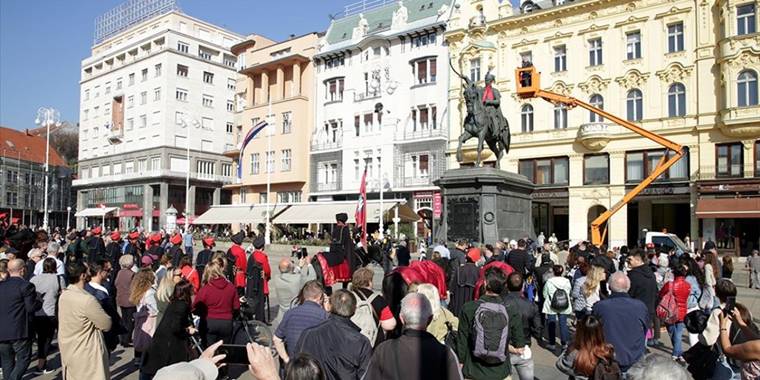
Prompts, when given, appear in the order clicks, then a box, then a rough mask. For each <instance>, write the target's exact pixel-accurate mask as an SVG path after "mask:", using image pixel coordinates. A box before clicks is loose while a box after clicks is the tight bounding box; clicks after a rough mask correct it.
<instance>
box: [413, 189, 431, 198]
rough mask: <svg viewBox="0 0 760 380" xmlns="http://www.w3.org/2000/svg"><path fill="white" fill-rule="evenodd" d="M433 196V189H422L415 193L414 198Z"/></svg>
mask: <svg viewBox="0 0 760 380" xmlns="http://www.w3.org/2000/svg"><path fill="white" fill-rule="evenodd" d="M432 196H433V192H432V191H420V192H416V193H414V198H415V199H418V198H430V197H432Z"/></svg>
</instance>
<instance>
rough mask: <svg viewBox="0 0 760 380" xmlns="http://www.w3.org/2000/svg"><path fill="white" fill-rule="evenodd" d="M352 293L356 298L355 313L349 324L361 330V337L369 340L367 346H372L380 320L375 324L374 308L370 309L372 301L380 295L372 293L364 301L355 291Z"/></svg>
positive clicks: (359, 293)
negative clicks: (351, 323)
mask: <svg viewBox="0 0 760 380" xmlns="http://www.w3.org/2000/svg"><path fill="white" fill-rule="evenodd" d="M352 293H353V294H354V297H356V312H354V315H353V316H352V317H351V322H353V323H354V324H356V326H358V327H359V328H360V329H361V333H362V335H364V336H366V337H367V339H369V344H370V345H371V346H374V345H375V339H377V333H378V331H379V330H380V329H379V325H380V323H379V320H380V318H377V321H378V322H375V318H376V317H377V314H376V313H375V308H373V307H372V301H374V300H375V298H377V297H378V296H379V295H380V294H379V293H375V292H372V295H371V296H369V298H366V299H365V298H364V297H363V295H362V294H361V292H358V291H357V292H352Z"/></svg>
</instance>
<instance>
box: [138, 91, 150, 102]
mask: <svg viewBox="0 0 760 380" xmlns="http://www.w3.org/2000/svg"><path fill="white" fill-rule="evenodd" d="M147 102H148V91H143V92H141V93H140V105H143V104H145V103H147Z"/></svg>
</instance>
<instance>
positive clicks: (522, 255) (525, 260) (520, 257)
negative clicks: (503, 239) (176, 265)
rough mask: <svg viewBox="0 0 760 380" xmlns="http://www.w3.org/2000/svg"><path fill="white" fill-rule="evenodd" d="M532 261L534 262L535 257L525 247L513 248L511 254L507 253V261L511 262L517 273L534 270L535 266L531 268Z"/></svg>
mask: <svg viewBox="0 0 760 380" xmlns="http://www.w3.org/2000/svg"><path fill="white" fill-rule="evenodd" d="M531 262H533V257H532V256H531V254H530V253H528V252H526V251H525V250H524V249H520V248H517V249H513V250H511V251H509V254H507V260H506V263H507V264H509V265H510V266H511V267H512V268H513V269H514V270H515V271H516V272H517V273H520V274H526V273H528V272H532V270H533V268H531V265H530V264H531Z"/></svg>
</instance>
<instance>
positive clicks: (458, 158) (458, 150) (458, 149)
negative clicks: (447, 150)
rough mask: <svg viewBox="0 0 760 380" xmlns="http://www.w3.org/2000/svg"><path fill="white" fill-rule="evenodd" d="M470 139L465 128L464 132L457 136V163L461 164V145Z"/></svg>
mask: <svg viewBox="0 0 760 380" xmlns="http://www.w3.org/2000/svg"><path fill="white" fill-rule="evenodd" d="M471 137H472V135H471V134H470V132H468V131H467V128H466V126H465V129H464V131H463V132H462V135H461V136H459V146H458V147H457V162H462V159H463V157H462V145H464V143H466V142H467V140H469V139H470V138H471Z"/></svg>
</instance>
